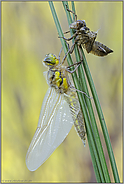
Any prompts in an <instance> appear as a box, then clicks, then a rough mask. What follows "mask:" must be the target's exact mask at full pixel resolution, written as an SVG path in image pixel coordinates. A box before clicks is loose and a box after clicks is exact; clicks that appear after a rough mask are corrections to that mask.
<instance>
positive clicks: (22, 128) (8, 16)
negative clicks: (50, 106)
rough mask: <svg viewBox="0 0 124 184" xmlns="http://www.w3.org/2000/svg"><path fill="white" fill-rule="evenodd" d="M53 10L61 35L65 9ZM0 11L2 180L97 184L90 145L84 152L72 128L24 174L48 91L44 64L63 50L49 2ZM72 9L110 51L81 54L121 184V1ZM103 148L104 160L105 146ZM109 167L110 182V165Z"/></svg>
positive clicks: (12, 5) (10, 5) (18, 4)
mask: <svg viewBox="0 0 124 184" xmlns="http://www.w3.org/2000/svg"><path fill="white" fill-rule="evenodd" d="M54 5H55V9H56V12H57V15H58V17H59V20H60V24H61V26H62V29H63V32H65V31H67V30H69V28H68V23H67V18H66V15H65V11H64V8H63V5H62V3H61V2H54ZM69 5H70V9H71V4H69ZM1 7H2V127H1V130H2V142H1V143H2V155H1V161H2V173H1V179H2V181H3V182H16V183H18V182H96V179H95V174H94V170H93V166H92V161H91V156H90V151H89V147H88V143H86V147H85V148H84V146H83V144H82V141H81V140H80V138H79V137H78V135H77V133H76V131H75V129H74V127H73V128H72V129H71V131H70V133H69V134H68V136H67V138H66V139H65V141H64V142H63V143H62V144H61V145H60V146H59V147H58V148H57V149H56V150H55V151H54V152H53V154H52V155H51V156H50V157H49V158H48V160H47V161H46V162H45V163H44V164H43V165H42V166H41V167H40V168H38V169H37V170H36V171H35V172H31V171H29V170H28V169H27V167H26V163H25V157H26V152H27V149H28V147H29V144H30V142H31V140H32V138H33V135H34V133H35V130H36V127H37V124H38V119H39V114H40V109H41V105H42V101H43V98H44V95H45V93H46V91H47V89H48V85H47V82H46V79H45V77H44V75H43V72H44V71H46V68H45V67H44V66H43V65H42V60H43V59H44V58H45V55H46V54H47V53H54V54H56V55H57V56H58V54H59V51H60V49H61V47H62V46H61V42H60V39H59V38H58V33H57V30H56V27H55V24H54V21H53V17H52V14H51V10H50V7H49V4H48V2H2V3H1ZM75 9H76V13H77V15H78V19H81V20H85V21H86V24H87V26H88V27H89V28H90V29H91V30H92V31H97V30H98V29H100V30H99V31H98V36H97V41H100V42H101V43H103V44H105V45H106V46H108V47H109V48H111V49H112V50H113V51H114V52H113V53H112V54H109V55H108V56H105V57H103V58H102V57H98V56H94V55H92V54H87V53H86V52H85V51H84V52H85V56H86V58H87V61H88V64H89V67H90V70H91V74H92V77H93V80H94V83H95V87H96V90H97V94H98V97H99V100H100V103H101V107H102V110H103V114H104V117H105V121H106V124H107V128H108V132H109V135H110V140H111V143H112V148H113V151H114V155H115V159H116V164H117V168H118V171H119V175H120V179H121V182H122V2H75ZM66 37H70V34H67V35H66ZM63 56H64V54H63ZM98 126H99V131H100V135H101V136H102V134H101V127H100V124H98ZM103 145H104V140H103ZM103 149H104V152H105V156H106V159H107V160H108V155H107V151H106V148H105V147H104V146H103ZM107 164H108V167H109V172H110V177H111V180H112V181H113V182H114V179H113V176H112V171H111V167H110V163H109V162H107Z"/></svg>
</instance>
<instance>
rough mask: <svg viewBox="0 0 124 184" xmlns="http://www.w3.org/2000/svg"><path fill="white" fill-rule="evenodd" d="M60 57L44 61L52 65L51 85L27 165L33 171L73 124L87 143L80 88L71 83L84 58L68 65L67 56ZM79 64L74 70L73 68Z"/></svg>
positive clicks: (48, 65)
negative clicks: (73, 74) (72, 74)
mask: <svg viewBox="0 0 124 184" xmlns="http://www.w3.org/2000/svg"><path fill="white" fill-rule="evenodd" d="M61 51H62V49H61V50H60V53H59V57H58V58H57V57H56V55H54V54H51V53H50V54H47V55H46V57H45V59H44V60H43V64H44V65H45V66H47V67H48V71H47V83H48V85H49V88H48V90H47V92H46V95H45V97H44V100H43V103H42V107H41V112H40V117H39V121H38V126H37V129H36V131H35V134H34V137H33V139H32V141H31V144H30V146H29V149H28V151H27V155H26V165H27V168H28V169H29V170H30V171H35V170H36V169H37V168H39V167H40V166H41V165H42V164H43V163H44V162H45V161H46V160H47V159H48V157H49V156H50V155H51V154H52V153H53V151H54V150H55V149H56V148H57V147H58V146H59V145H60V144H61V143H62V142H63V141H64V139H65V138H66V136H67V135H68V133H69V132H70V130H71V128H72V126H73V124H74V127H75V129H76V131H77V134H78V135H79V137H80V138H81V140H82V141H83V144H84V146H85V142H86V130H85V124H84V117H83V114H82V111H81V107H80V104H79V101H78V97H77V94H76V91H79V92H81V93H82V94H85V95H86V96H87V97H88V98H91V97H89V96H88V95H87V94H86V93H85V92H82V91H80V90H78V89H75V88H74V86H73V85H72V84H71V80H70V77H69V74H71V73H73V72H75V71H76V69H77V67H78V66H79V65H80V64H81V62H82V61H80V62H78V63H75V64H72V65H71V66H64V62H65V59H66V57H64V58H63V60H62V62H60V54H61ZM74 65H77V66H76V67H75V68H74V70H73V71H71V70H70V67H72V66H74Z"/></svg>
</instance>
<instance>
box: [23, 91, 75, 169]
mask: <svg viewBox="0 0 124 184" xmlns="http://www.w3.org/2000/svg"><path fill="white" fill-rule="evenodd" d="M72 125H73V119H72V116H71V112H70V108H69V105H68V103H67V102H66V100H65V98H64V95H62V94H58V93H56V91H55V89H54V88H49V89H48V91H47V93H46V95H45V98H44V101H43V104H42V108H41V113H40V117H39V122H38V127H37V129H36V132H35V135H34V137H33V139H32V142H31V144H30V146H29V149H28V152H27V155H26V165H27V167H28V169H29V170H30V171H34V170H36V169H37V168H38V167H40V166H41V165H42V164H43V163H44V162H45V160H46V159H47V158H48V157H49V156H50V155H51V154H52V152H53V151H54V150H55V149H56V148H57V147H58V146H59V145H60V144H61V143H62V142H63V140H64V139H65V138H66V136H67V135H68V133H69V131H70V130H71V127H72Z"/></svg>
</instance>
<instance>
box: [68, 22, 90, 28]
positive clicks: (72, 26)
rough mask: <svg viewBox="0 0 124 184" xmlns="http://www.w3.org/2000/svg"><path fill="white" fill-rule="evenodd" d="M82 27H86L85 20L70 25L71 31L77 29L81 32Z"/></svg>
mask: <svg viewBox="0 0 124 184" xmlns="http://www.w3.org/2000/svg"><path fill="white" fill-rule="evenodd" d="M81 27H86V23H85V20H77V21H76V22H73V23H72V24H70V25H69V28H70V29H77V30H79V29H80V28H81Z"/></svg>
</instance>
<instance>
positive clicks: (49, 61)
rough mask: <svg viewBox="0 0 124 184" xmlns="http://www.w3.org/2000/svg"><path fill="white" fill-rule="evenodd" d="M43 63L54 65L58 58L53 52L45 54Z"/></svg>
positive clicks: (57, 62) (56, 63)
mask: <svg viewBox="0 0 124 184" xmlns="http://www.w3.org/2000/svg"><path fill="white" fill-rule="evenodd" d="M43 64H44V65H45V66H48V67H52V66H56V65H58V64H59V60H58V59H57V57H56V56H55V55H54V54H47V55H46V57H45V59H44V60H43Z"/></svg>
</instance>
